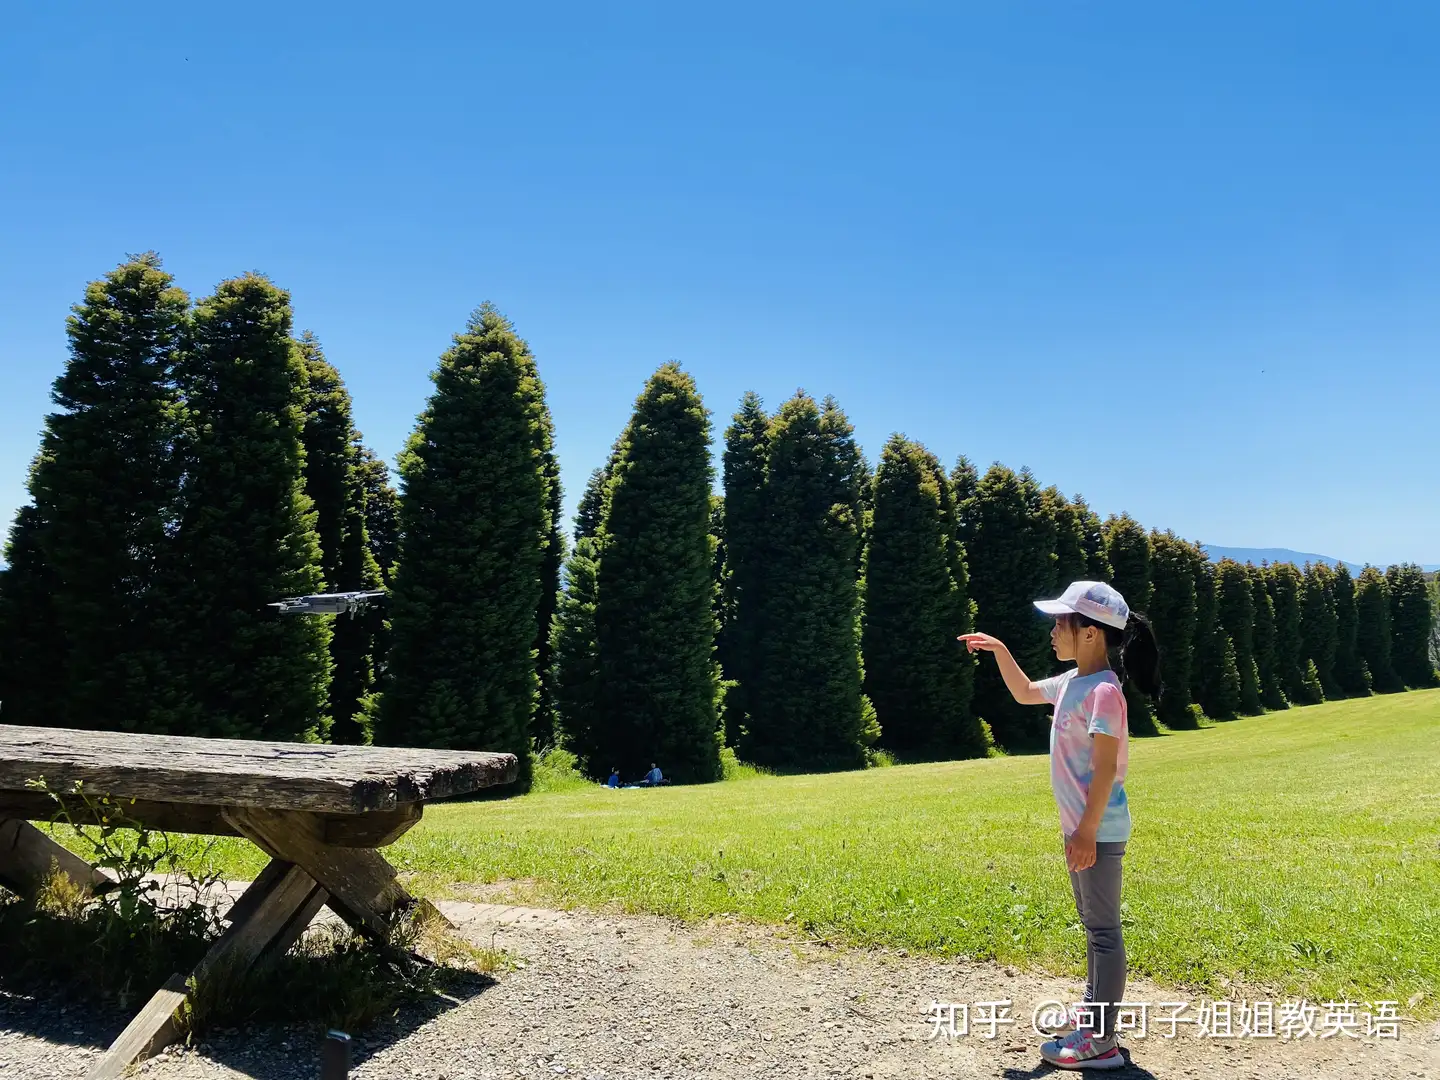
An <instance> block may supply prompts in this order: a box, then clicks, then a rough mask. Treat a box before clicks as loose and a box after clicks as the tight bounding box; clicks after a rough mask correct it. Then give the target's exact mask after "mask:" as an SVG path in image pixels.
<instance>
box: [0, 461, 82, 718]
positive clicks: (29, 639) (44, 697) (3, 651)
mask: <svg viewBox="0 0 1440 1080" xmlns="http://www.w3.org/2000/svg"><path fill="white" fill-rule="evenodd" d="M45 453H46V451H45V450H44V449H42V450H41V454H40V459H38V460H37V462H36V466H37V467H38V466H39V464H40V461H41V460H43V458H44V456H45ZM46 528H47V522H46V521H45V519H44V517H43V516H42V515H41V512H40V510H39V509H38V508H36V507H35V506H34V505H33V504H32V505H29V506H22V507H21V508H20V510H19V512H18V513H17V514H16V515H15V523H14V524H13V525H12V526H11V528H10V538H9V541H8V542H7V543H6V545H5V563H6V566H5V569H4V570H0V723H4V724H26V725H29V726H31V727H57V726H63V725H64V724H65V723H67V717H65V716H64V715H63V714H62V713H61V712H59V711H58V710H56V709H55V708H54V707H53V705H54V700H55V693H56V691H55V688H56V687H59V686H64V685H65V659H66V651H67V649H66V642H65V635H64V633H63V632H62V631H61V629H60V625H59V623H58V622H57V621H56V617H55V594H56V592H57V583H56V581H55V573H54V571H53V570H52V569H51V567H50V565H49V564H48V563H47V562H46V561H45V556H44V552H43V550H42V549H43V547H44V536H43V534H44V532H45V530H46Z"/></svg>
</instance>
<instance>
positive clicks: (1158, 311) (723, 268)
mask: <svg viewBox="0 0 1440 1080" xmlns="http://www.w3.org/2000/svg"><path fill="white" fill-rule="evenodd" d="M1434 10H1435V9H1434V8H1433V7H1432V6H1430V5H1422V4H1409V5H1407V4H1386V5H1380V6H1375V5H1366V4H1361V3H1352V4H1333V3H1323V2H1315V0H1310V2H1305V3H1299V2H1283V3H1282V2H1276V0H1271V2H1267V3H1265V4H1252V3H1211V4H1203V5H1201V4H1192V5H1177V4H1156V3H1153V2H1151V3H1106V4H1084V5H1082V4H1075V3H1067V4H1013V3H1006V4H1001V3H990V4H984V5H966V4H953V3H937V4H930V5H917V4H909V3H893V4H883V5H882V4H878V3H877V4H874V5H866V6H865V7H861V6H857V5H850V4H834V3H832V4H825V5H820V4H814V5H803V6H802V5H790V4H783V3H773V2H772V3H768V4H764V5H757V6H751V5H748V4H737V3H728V4H723V5H722V4H714V5H704V6H703V8H702V5H696V4H677V3H668V4H663V5H662V4H657V5H653V6H645V7H639V6H634V7H631V6H628V5H623V4H622V5H609V4H606V5H600V4H584V5H574V6H570V5H556V4H539V3H537V4H513V3H512V4H506V5H497V6H490V5H482V4H474V3H470V4H394V3H389V4H384V5H372V4H365V3H355V2H352V3H346V4H319V3H295V2H293V0H292V2H290V3H286V4H274V5H272V4H268V3H263V2H250V3H246V4H243V5H240V6H238V7H237V6H235V5H229V6H226V5H218V6H217V5H197V4H187V5H173V4H145V5H139V6H136V5H96V4H90V3H80V2H78V0H54V2H51V3H47V4H23V5H13V6H11V8H10V9H9V10H8V11H7V13H6V18H5V28H4V31H3V34H0V100H3V101H4V103H5V108H4V109H3V110H0V251H3V254H4V257H3V259H0V517H3V518H4V519H7V520H8V518H9V516H10V514H11V513H12V512H13V509H14V508H15V507H16V506H18V505H19V504H20V503H21V502H22V501H23V499H24V491H23V485H24V478H25V470H26V466H27V463H28V461H29V459H30V457H31V455H32V454H33V453H34V450H35V447H36V443H37V432H38V430H39V427H40V424H41V420H42V417H43V414H44V413H45V412H46V410H47V409H48V408H49V401H48V391H49V384H50V382H51V380H52V379H53V378H54V376H55V375H56V373H57V372H58V371H59V370H60V367H61V364H62V363H63V361H64V357H65V338H64V332H63V327H64V317H65V314H66V311H67V309H68V307H69V305H70V304H72V303H73V302H75V301H76V300H77V299H78V298H79V296H80V295H81V292H82V289H83V286H84V283H85V282H86V281H87V280H90V279H92V278H94V277H97V276H99V275H100V274H102V273H104V272H105V271H106V270H108V269H109V268H110V267H112V266H113V265H114V264H115V263H117V262H118V261H120V259H121V258H122V257H123V255H124V254H125V253H126V252H138V251H143V250H146V249H149V248H154V249H155V250H157V251H159V252H160V253H161V255H162V256H163V258H164V259H165V264H166V266H167V268H168V269H169V270H170V271H172V272H173V273H174V274H176V275H177V277H178V278H179V281H180V283H181V284H182V285H183V286H185V287H186V288H187V289H188V290H190V291H191V293H192V295H195V296H197V297H198V296H201V295H204V294H206V293H208V292H209V291H210V290H211V289H212V288H213V287H214V286H215V284H216V283H217V282H218V281H220V280H221V279H223V278H225V277H228V276H231V275H233V274H236V273H239V272H242V271H244V270H249V269H258V270H261V271H264V272H265V273H267V274H269V275H270V276H271V277H272V278H273V279H274V280H275V281H276V282H277V283H278V284H280V285H282V286H283V287H285V288H287V289H289V290H291V292H292V294H293V296H294V302H295V310H296V328H297V330H299V329H302V328H309V329H312V330H314V331H315V332H316V333H317V334H318V335H319V337H320V339H321V341H322V342H323V344H324V346H325V349H326V351H327V353H328V355H329V357H330V359H331V360H332V361H333V362H334V363H335V364H336V365H337V366H338V367H339V368H340V370H341V372H342V373H343V374H344V376H345V378H346V380H347V381H348V383H349V386H350V389H351V392H352V393H353V395H354V398H355V411H356V417H357V421H358V423H359V426H360V427H361V428H362V430H363V431H364V432H365V435H366V437H367V440H368V441H369V442H370V443H371V444H372V445H373V446H374V447H375V448H376V449H377V450H378V451H379V452H380V453H381V454H383V455H385V456H386V457H389V458H391V459H392V460H393V456H394V454H395V453H396V452H397V450H398V449H399V448H400V446H401V444H402V442H403V440H404V438H405V435H406V434H407V432H408V431H409V430H410V428H411V426H412V424H413V422H414V417H415V414H416V413H417V412H418V411H419V410H420V409H421V407H422V404H423V402H424V399H425V396H426V394H427V393H428V391H429V388H430V383H429V382H428V380H427V374H428V372H429V370H430V368H431V367H432V365H433V364H434V361H435V358H436V357H437V356H438V354H439V353H440V352H441V351H442V350H443V349H444V348H445V347H446V345H447V342H448V340H449V337H450V335H451V334H452V333H453V332H454V331H456V330H457V329H459V328H460V327H461V326H462V325H463V324H464V322H465V319H466V316H467V314H468V313H469V311H470V310H471V309H472V308H473V307H474V306H475V305H477V304H479V303H480V302H481V301H483V300H487V299H488V300H492V301H494V302H495V303H496V304H497V305H499V307H500V308H501V309H502V310H503V311H504V312H506V313H507V314H508V315H509V316H510V317H511V318H512V319H513V320H514V322H515V324H516V326H517V329H518V330H519V332H520V333H521V334H522V335H523V336H524V337H526V338H527V339H528V340H529V341H530V343H531V344H532V346H533V347H534V349H535V352H536V355H537V356H538V358H539V363H540V369H541V373H542V375H543V377H544V378H545V380H546V383H547V385H548V388H549V395H550V404H551V407H552V409H553V411H554V415H555V423H556V427H557V429H558V449H559V454H560V458H561V463H562V466H563V469H564V480H565V484H566V488H567V497H568V503H569V504H570V505H571V506H572V507H573V505H574V502H575V500H576V499H577V497H578V495H579V492H580V489H581V488H582V486H583V484H584V481H585V477H586V475H587V474H588V473H589V471H590V470H591V469H592V468H594V467H595V466H597V465H599V464H601V463H602V462H603V460H604V457H605V453H606V451H607V449H608V447H609V446H610V444H611V442H612V441H613V440H614V438H615V436H616V434H617V433H618V432H619V431H620V429H621V427H622V426H623V425H624V423H625V421H626V418H627V416H628V413H629V410H630V406H631V404H632V403H633V401H634V398H635V395H636V393H637V392H638V391H639V389H640V386H641V384H642V383H643V381H644V379H645V378H646V376H647V375H648V374H649V373H650V372H651V371H652V370H653V369H654V368H655V367H656V366H658V365H659V364H660V363H662V362H664V361H665V360H668V359H672V358H673V359H678V360H680V361H681V362H683V364H684V365H685V366H686V368H687V369H688V370H690V371H691V372H692V373H694V375H695V377H696V379H697V380H698V382H699V385H700V388H701V391H702V392H703V393H704V395H705V399H706V402H707V403H708V405H709V406H710V408H711V409H712V410H713V412H714V421H715V427H716V433H717V436H718V434H719V432H720V431H721V430H722V429H723V427H724V425H725V423H726V422H727V420H728V417H729V416H730V414H731V413H732V412H733V411H734V409H735V406H736V404H737V402H738V399H739V397H740V395H741V393H742V392H743V391H744V390H746V389H752V388H753V389H755V390H757V391H759V392H760V394H761V395H762V396H763V397H764V398H765V400H766V402H767V404H770V405H772V406H773V405H777V404H778V403H779V402H780V401H781V400H783V399H784V398H785V397H787V396H788V395H790V394H791V393H793V392H794V390H795V389H796V388H797V387H804V388H806V389H807V390H809V391H811V392H812V393H814V394H816V395H817V396H820V395H824V394H826V393H833V394H835V395H836V396H837V397H838V398H839V400H840V402H841V404H842V405H843V406H844V408H845V409H846V410H847V412H848V413H849V414H850V417H851V418H852V420H853V421H854V423H855V427H856V431H857V434H858V436H859V438H860V440H861V442H862V444H863V445H864V447H865V449H866V451H867V453H868V454H869V455H870V456H871V458H872V460H874V459H875V458H876V457H878V453H879V450H880V447H881V445H882V444H883V443H884V440H885V438H886V436H887V435H888V434H889V433H890V432H891V431H894V430H902V431H904V432H906V433H907V434H909V435H910V436H912V437H914V438H917V439H920V440H922V441H923V442H925V443H926V444H927V445H929V446H930V447H931V448H932V449H933V450H934V451H935V452H936V453H938V454H939V455H940V456H941V457H942V458H943V459H944V460H946V461H947V462H950V461H953V459H954V457H955V455H957V454H959V453H962V452H963V453H966V454H968V455H969V456H970V457H971V458H973V459H974V460H975V461H977V462H978V463H980V464H981V465H982V466H983V465H985V464H988V463H989V462H991V461H993V460H996V459H999V460H1001V461H1004V462H1006V463H1007V464H1010V465H1014V466H1017V467H1018V466H1020V465H1029V466H1030V467H1031V468H1032V469H1034V471H1035V472H1036V474H1037V475H1038V476H1039V478H1040V480H1041V481H1042V482H1043V483H1052V482H1053V483H1057V484H1059V485H1060V486H1061V488H1063V489H1064V490H1065V491H1067V492H1072V493H1073V492H1076V491H1080V492H1083V493H1084V494H1085V495H1086V496H1087V497H1088V498H1089V499H1090V501H1091V503H1092V504H1093V505H1094V506H1095V507H1096V509H1098V510H1099V511H1100V512H1101V513H1109V512H1112V511H1119V510H1128V511H1130V512H1131V513H1132V514H1134V515H1135V516H1136V517H1137V518H1139V519H1140V520H1141V521H1142V522H1143V523H1145V524H1146V525H1153V526H1160V527H1162V528H1163V527H1172V528H1175V529H1176V530H1178V531H1179V532H1181V533H1183V534H1185V535H1187V536H1189V537H1192V538H1196V539H1200V540H1204V541H1208V542H1211V543H1216V544H1226V545H1244V546H1262V545H1263V546H1287V547H1293V548H1299V549H1301V550H1305V551H1315V552H1323V553H1325V554H1329V555H1334V556H1338V557H1341V558H1346V559H1352V560H1357V561H1364V560H1370V561H1374V562H1380V563H1384V562H1389V561H1394V560H1400V559H1414V560H1417V561H1421V562H1440V528H1437V526H1440V498H1437V497H1436V491H1435V486H1436V485H1435V483H1434V480H1433V477H1434V468H1433V463H1434V456H1435V439H1434V431H1435V417H1436V414H1437V405H1440V396H1437V391H1440V365H1437V360H1440V303H1437V296H1440V183H1437V180H1440V177H1437V172H1440V169H1437V166H1440V145H1437V136H1440V119H1437V118H1440V65H1437V64H1436V63H1435V62H1434V42H1435V40H1436V35H1437V31H1440V15H1437V14H1434V13H1433V12H1434Z"/></svg>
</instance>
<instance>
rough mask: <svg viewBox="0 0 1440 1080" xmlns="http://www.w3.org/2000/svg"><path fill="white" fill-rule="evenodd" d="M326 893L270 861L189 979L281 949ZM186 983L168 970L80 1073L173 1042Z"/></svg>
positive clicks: (107, 1071)
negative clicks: (91, 1064) (159, 985)
mask: <svg viewBox="0 0 1440 1080" xmlns="http://www.w3.org/2000/svg"><path fill="white" fill-rule="evenodd" d="M328 898H329V895H328V894H327V893H326V891H325V890H324V888H322V887H321V886H320V885H319V884H317V883H316V881H315V879H314V878H312V877H311V876H310V875H309V874H307V873H306V872H305V871H304V870H302V869H301V868H300V867H298V866H295V865H294V864H292V863H288V862H283V861H280V860H274V861H272V862H271V863H270V865H269V866H267V867H266V868H265V870H264V871H263V872H262V873H261V874H260V876H259V877H258V878H256V879H255V880H254V881H253V882H252V883H251V885H250V887H249V888H248V889H246V890H245V893H244V894H243V895H242V896H241V897H240V899H239V900H237V901H236V902H235V907H234V908H232V909H231V913H230V915H231V918H230V927H229V929H227V930H226V931H225V933H224V934H222V935H221V937H220V939H219V940H218V941H216V942H215V944H214V945H212V946H211V947H210V951H209V952H207V953H206V954H205V957H204V959H202V960H201V961H200V963H199V964H197V965H196V967H195V970H194V972H192V974H191V979H193V980H194V983H195V987H196V989H197V991H199V990H202V989H203V988H204V986H205V984H206V981H207V980H208V979H212V978H215V977H221V978H223V977H224V976H225V974H226V973H231V972H233V973H238V972H242V971H244V970H246V969H247V968H249V967H250V966H251V965H253V964H254V963H256V962H257V961H259V960H265V959H269V958H271V957H275V956H279V955H280V954H282V953H284V951H285V950H286V949H288V948H290V946H291V945H293V944H294V943H295V942H296V940H297V939H298V938H299V937H300V935H301V934H302V933H304V931H305V927H306V926H308V925H309V924H310V920H311V919H313V918H314V917H315V913H316V912H318V911H319V910H320V908H321V906H323V905H324V904H325V902H326V900H327V899H328ZM188 982H189V980H187V979H185V978H184V977H183V976H181V975H178V974H177V975H172V976H171V977H170V980H169V981H168V982H166V984H165V985H164V986H163V987H162V988H161V989H160V990H158V991H157V992H156V993H155V996H154V997H152V998H151V999H150V1001H149V1003H147V1004H146V1006H145V1008H143V1009H141V1010H140V1013H139V1014H138V1015H137V1016H136V1017H135V1019H134V1020H132V1021H130V1023H129V1024H128V1025H127V1026H126V1028H125V1030H124V1031H122V1032H121V1033H120V1035H119V1037H118V1038H117V1039H116V1040H115V1041H114V1042H113V1043H111V1044H110V1049H109V1050H108V1051H106V1053H105V1056H104V1057H103V1058H101V1059H100V1061H98V1062H97V1063H96V1064H95V1066H94V1068H92V1069H91V1070H90V1071H89V1072H88V1073H86V1074H85V1080H110V1078H112V1077H118V1076H120V1075H121V1074H122V1073H123V1072H124V1071H125V1070H126V1069H127V1068H129V1067H130V1065H131V1064H132V1063H133V1062H135V1061H136V1060H138V1059H140V1058H145V1057H149V1056H150V1055H152V1054H154V1053H156V1052H157V1051H159V1050H161V1049H162V1048H164V1047H165V1046H167V1045H169V1044H170V1043H172V1042H174V1041H175V1039H176V1037H177V1036H178V1035H179V1028H178V1025H177V1020H178V1010H179V1008H180V1006H181V1005H183V1004H184V1003H185V1000H186V996H187V990H186V988H187V984H188Z"/></svg>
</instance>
